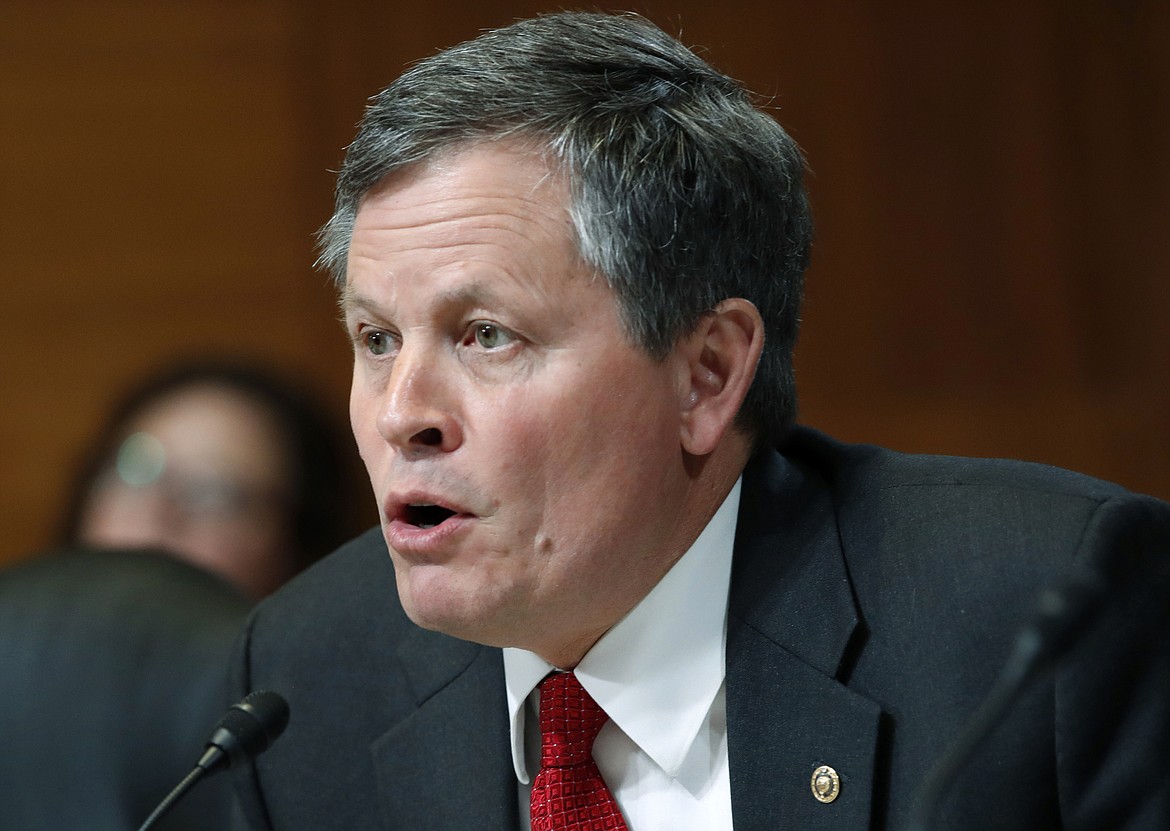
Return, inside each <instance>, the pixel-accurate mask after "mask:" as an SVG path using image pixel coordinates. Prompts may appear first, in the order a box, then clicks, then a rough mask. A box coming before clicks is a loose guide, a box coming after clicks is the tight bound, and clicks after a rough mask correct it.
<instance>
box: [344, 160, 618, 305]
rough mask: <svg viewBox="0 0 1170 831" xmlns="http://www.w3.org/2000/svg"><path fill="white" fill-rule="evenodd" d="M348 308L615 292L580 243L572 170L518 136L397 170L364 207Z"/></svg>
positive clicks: (548, 300) (551, 301)
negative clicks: (569, 178)
mask: <svg viewBox="0 0 1170 831" xmlns="http://www.w3.org/2000/svg"><path fill="white" fill-rule="evenodd" d="M346 270H347V280H346V286H345V289H344V291H343V295H342V298H341V299H342V305H343V308H344V309H345V310H346V311H347V315H348V311H349V310H350V309H352V308H354V306H355V305H362V306H364V305H368V304H367V303H366V302H365V301H367V300H368V301H370V302H371V303H372V304H373V305H376V306H377V307H379V308H381V309H383V310H395V309H398V308H400V307H401V306H402V304H403V303H411V304H412V305H413V304H414V303H416V302H418V301H425V302H426V304H427V305H428V306H431V305H433V304H434V303H444V302H445V300H446V299H451V298H456V299H459V300H460V302H461V304H462V305H468V304H471V305H475V304H476V301H477V300H485V301H489V300H493V299H494V300H501V299H504V298H508V300H507V302H508V303H509V304H511V303H514V302H516V301H518V300H520V299H521V298H523V299H524V302H525V304H526V305H527V307H529V308H542V309H545V310H546V311H552V310H555V309H559V310H561V311H562V312H563V311H564V309H563V307H564V306H566V305H573V304H576V303H579V302H580V300H581V299H582V298H581V297H579V296H578V295H581V293H582V292H585V293H586V294H593V293H599V294H602V295H604V296H605V299H606V301H607V302H608V303H611V304H612V303H613V302H614V298H613V297H612V294H611V292H610V290H609V287H608V285H607V283H606V281H605V280H604V279H600V278H598V276H597V275H596V273H595V272H594V270H593V269H591V268H589V267H588V266H587V265H586V264H585V262H584V260H583V258H582V257H581V255H580V254H579V249H578V247H577V244H576V235H575V233H574V231H573V226H572V221H571V219H570V214H569V188H568V184H567V182H566V181H565V177H564V176H563V175H562V174H560V173H559V172H558V171H557V170H556V169H555V168H554V167H553V166H552V165H550V164H549V162H548V161H546V159H545V158H544V156H543V155H542V154H541V153H540V152H538V151H536V150H533V149H531V148H529V147H526V146H523V145H520V144H517V143H512V142H502V141H501V142H490V143H482V144H474V145H470V146H464V147H462V148H459V149H457V150H456V151H454V152H450V153H448V154H446V155H443V156H440V157H438V158H436V159H433V160H430V161H427V162H425V163H422V164H419V165H417V166H414V167H412V168H409V169H405V170H401V171H397V172H395V173H393V174H391V175H390V176H388V177H387V178H386V179H385V180H383V181H382V182H381V183H380V184H379V185H378V186H377V187H375V188H374V189H372V190H371V191H370V192H369V193H368V194H367V195H366V197H365V198H364V199H363V200H362V203H361V205H360V207H359V209H358V213H357V216H356V220H355V223H354V230H353V235H352V237H351V240H350V247H349V259H348V263H347V269H346Z"/></svg>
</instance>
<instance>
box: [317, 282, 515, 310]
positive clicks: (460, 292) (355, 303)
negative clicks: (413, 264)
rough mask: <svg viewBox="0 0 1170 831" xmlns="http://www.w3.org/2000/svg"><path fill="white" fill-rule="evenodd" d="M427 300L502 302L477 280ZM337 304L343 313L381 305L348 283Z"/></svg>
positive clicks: (442, 303)
mask: <svg viewBox="0 0 1170 831" xmlns="http://www.w3.org/2000/svg"><path fill="white" fill-rule="evenodd" d="M429 300H430V302H432V303H433V304H434V305H435V306H438V307H444V306H462V307H466V306H492V305H496V304H500V303H503V302H504V301H503V299H502V298H501V296H500V294H499V292H497V291H496V290H495V289H493V288H492V287H491V286H490V285H488V284H487V283H485V282H482V281H479V280H475V281H472V282H471V283H470V284H467V285H461V286H456V287H455V288H452V289H449V290H447V291H444V292H440V293H439V294H436V295H434V296H432V297H431V298H429ZM337 305H338V307H339V308H340V309H341V311H342V313H343V314H344V313H346V312H347V311H349V310H351V309H365V310H367V311H369V312H371V313H374V314H381V313H382V305H381V304H380V303H378V302H377V301H376V300H373V299H371V298H369V297H367V296H365V295H364V294H361V293H360V292H357V291H355V290H354V289H353V288H352V286H350V285H348V284H347V285H346V286H345V288H344V289H342V291H341V295H340V297H339V298H338V301H337Z"/></svg>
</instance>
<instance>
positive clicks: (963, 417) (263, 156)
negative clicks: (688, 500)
mask: <svg viewBox="0 0 1170 831" xmlns="http://www.w3.org/2000/svg"><path fill="white" fill-rule="evenodd" d="M559 5H561V4H547V3H536V2H515V3H502V2H472V0H432V2H429V3H426V4H416V3H404V2H392V1H387V0H381V2H374V1H373V0H362V2H349V3H337V4H335V3H328V2H325V0H183V2H174V3H171V2H168V3H158V2H154V0H5V2H4V3H3V4H0V265H2V267H3V269H4V278H5V279H4V283H3V294H2V296H3V303H2V304H0V326H2V332H3V338H4V341H3V343H4V348H3V349H0V378H2V379H3V380H2V382H0V383H2V384H3V390H4V393H3V405H2V406H0V450H2V454H3V455H2V461H0V528H2V529H3V533H2V534H0V561H3V560H11V559H16V558H19V557H22V556H26V555H28V554H30V553H32V552H33V551H34V550H35V549H36V548H38V547H40V546H42V545H44V544H45V543H46V542H48V540H49V538H50V535H51V530H52V527H53V524H54V522H55V520H56V517H57V515H58V513H59V511H60V510H61V500H62V498H63V495H64V490H65V488H66V486H67V483H68V481H69V478H70V475H71V472H72V468H73V465H74V464H75V461H76V459H77V456H78V455H79V453H80V452H81V450H82V448H83V447H84V446H85V443H86V442H87V441H88V440H89V438H90V437H91V436H92V433H93V431H94V429H95V428H96V425H97V423H98V421H99V420H100V417H101V415H102V414H103V413H104V412H105V410H106V409H107V408H108V406H109V405H110V402H111V401H112V400H113V399H114V397H115V396H116V395H117V394H118V392H119V391H120V390H121V389H122V388H123V387H124V386H125V385H126V384H127V383H128V382H129V381H131V380H132V379H134V378H136V377H138V376H139V375H140V374H141V373H142V372H144V371H146V370H147V369H149V368H152V367H155V366H158V365H160V364H163V363H166V362H168V361H170V360H173V359H175V358H176V357H180V356H186V355H190V354H195V353H206V352H212V353H217V354H225V353H241V354H247V355H252V356H255V357H257V358H261V359H264V360H268V361H271V362H273V363H275V364H276V365H278V366H280V367H282V368H284V369H285V370H286V371H288V372H293V373H296V374H298V375H300V376H302V377H305V378H308V379H311V380H312V381H313V383H314V384H315V386H316V387H317V389H318V390H319V391H320V393H321V395H322V396H324V397H326V398H327V399H328V400H329V401H330V402H332V404H333V406H334V407H335V412H336V414H337V415H338V416H339V417H343V414H344V411H345V396H346V389H347V386H348V373H349V367H348V362H349V359H348V354H347V348H346V345H345V343H344V339H343V338H342V337H341V335H340V330H339V329H338V327H337V326H336V324H335V322H334V312H333V298H332V293H331V290H330V289H329V288H328V287H327V285H326V283H325V278H324V277H323V276H322V275H320V274H318V273H316V272H314V271H313V270H312V269H311V262H312V259H313V253H312V233H313V231H314V229H315V228H316V227H317V226H318V225H319V224H320V223H321V222H322V221H323V220H324V219H325V218H326V217H327V215H328V212H329V205H330V188H331V184H332V177H331V175H330V174H329V172H328V171H329V169H331V168H334V167H336V165H337V163H338V161H339V160H340V158H341V152H342V148H343V146H344V144H345V143H346V142H347V141H348V140H349V139H350V138H351V137H352V130H353V124H354V123H355V122H356V120H357V119H358V117H359V115H360V111H361V108H362V106H363V104H364V99H365V98H366V97H367V96H368V95H370V94H372V93H374V92H375V91H376V90H377V89H378V88H379V87H381V86H382V85H384V84H385V83H386V82H388V81H389V80H390V79H391V78H393V77H394V76H395V75H396V74H397V73H398V72H399V71H400V70H401V68H402V67H403V66H404V65H405V64H406V63H408V62H410V61H413V60H417V59H418V58H421V57H423V56H425V55H427V54H429V53H431V52H433V51H434V50H435V49H436V48H439V47H441V46H446V45H449V44H452V43H454V42H457V41H459V40H463V39H465V38H467V37H471V36H473V35H474V34H475V33H476V32H477V31H478V30H479V29H480V28H482V27H485V26H493V25H499V24H502V23H504V22H507V21H508V20H511V19H513V18H516V17H522V16H526V15H529V14H532V13H535V12H537V11H540V10H542V9H545V8H552V7H555V6H559ZM629 7H630V8H634V9H637V10H639V11H642V12H644V13H646V14H647V15H648V16H649V17H651V18H652V19H653V20H655V21H656V22H658V23H660V24H661V25H663V26H665V27H666V28H667V29H670V30H673V31H675V32H681V34H682V37H683V39H684V40H685V41H687V42H688V43H690V44H692V45H698V46H701V47H704V49H705V51H706V54H707V56H708V57H709V58H710V59H711V60H712V61H713V62H714V63H715V64H716V65H717V66H720V67H721V68H723V69H724V70H726V71H728V72H729V73H731V74H733V75H735V76H736V77H739V78H740V79H741V80H743V81H744V82H745V83H746V84H747V85H748V86H749V87H751V88H752V89H754V90H756V91H757V92H760V93H762V94H764V95H766V96H770V97H771V98H772V101H773V104H774V106H776V107H777V111H778V117H779V119H780V121H781V122H782V123H783V124H785V126H786V127H788V128H789V130H790V132H792V133H793V135H794V136H795V137H796V138H797V140H798V141H799V142H800V143H801V145H802V146H803V147H804V148H805V150H806V152H807V154H808V156H809V160H810V164H811V167H812V171H813V172H812V174H811V176H810V179H809V184H810V189H811V192H812V197H813V203H814V210H815V215H816V217H817V223H818V237H817V245H816V253H815V257H814V265H813V268H812V271H811V273H810V276H809V289H808V299H807V304H806V309H805V328H804V334H803V340H802V345H801V347H800V351H799V355H798V359H799V360H798V369H799V377H800V381H801V389H802V399H803V410H804V420H805V421H806V422H808V423H811V424H814V425H816V426H819V427H822V428H824V429H826V430H828V431H830V432H833V433H835V434H837V435H839V436H841V437H842V438H846V439H849V440H858V441H872V442H878V443H884V444H889V445H893V446H896V447H899V448H904V449H908V450H926V451H935V452H948V453H970V454H980V455H1007V456H1016V457H1022V458H1028V459H1035V460H1040V461H1045V462H1050V463H1054V464H1060V465H1064V466H1068V467H1074V468H1078V469H1081V470H1085V471H1087V472H1090V473H1093V474H1096V475H1099V476H1104V477H1106V478H1111V479H1114V480H1117V481H1120V482H1122V483H1124V484H1126V485H1128V486H1130V487H1133V488H1136V489H1139V490H1145V491H1148V492H1151V493H1154V494H1156V495H1159V496H1162V497H1170V435H1168V433H1170V430H1168V426H1170V394H1168V393H1167V390H1168V389H1170V332H1168V326H1167V321H1168V320H1170V246H1168V244H1167V242H1166V241H1165V237H1167V236H1170V233H1168V229H1170V123H1168V122H1170V4H1166V3H1163V2H1161V1H1160V0H1145V2H1142V1H1141V0H1128V1H1127V2H1120V1H1119V2H1106V0H1100V2H1088V1H1087V0H1020V1H1019V2H1012V3H1007V2H992V3H980V4H975V3H970V4H959V3H937V2H927V1H926V0H912V1H908V2H899V3H869V2H863V0H855V1H854V2H833V3H807V2H803V1H802V0H801V1H799V2H798V1H797V0H792V1H791V2H786V0H767V1H766V2H765V0H727V2H723V3H719V4H710V3H705V2H700V0H674V2H644V3H640V4H631V5H630V6H629Z"/></svg>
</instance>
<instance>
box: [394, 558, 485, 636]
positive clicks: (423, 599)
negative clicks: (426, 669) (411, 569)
mask: <svg viewBox="0 0 1170 831" xmlns="http://www.w3.org/2000/svg"><path fill="white" fill-rule="evenodd" d="M413 576H414V578H415V579H413V580H407V581H400V582H399V584H398V598H399V600H401V601H402V608H403V610H404V611H405V612H406V616H407V617H408V618H410V619H411V621H412V622H413V623H414V624H415V625H417V626H419V627H421V628H423V629H429V630H431V631H432V632H441V633H442V634H444V635H450V636H451V637H453V638H459V639H461V640H465V641H474V642H475V643H482V644H485V645H488V646H498V645H499V644H498V643H497V642H496V639H494V638H492V637H491V635H490V633H491V631H492V630H493V629H494V628H495V626H493V623H494V622H495V621H494V618H495V617H496V616H495V615H493V614H492V613H491V611H490V610H487V609H483V608H479V604H477V603H476V602H475V600H476V598H474V597H468V596H465V595H463V594H461V593H460V592H459V591H458V590H456V589H455V588H453V587H452V586H451V585H450V584H449V583H448V582H447V581H442V582H440V581H436V580H418V579H417V578H418V576H419V575H417V574H415V575H413Z"/></svg>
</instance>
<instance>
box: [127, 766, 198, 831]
mask: <svg viewBox="0 0 1170 831" xmlns="http://www.w3.org/2000/svg"><path fill="white" fill-rule="evenodd" d="M206 772H207V771H206V770H205V769H204V768H202V767H198V766H197V767H195V768H194V769H193V770H192V771H191V772H190V773H188V774H187V775H186V776H184V777H183V781H182V782H180V783H179V784H178V785H175V788H174V790H172V791H171V792H170V793H169V794H167V797H166V799H164V800H163V801H162V802H160V803H159V804H158V807H157V808H155V809H154V812H153V813H151V815H150V816H148V817H147V818H146V822H144V823H142V826H141V827H140V828H139V829H138V831H147V830H148V829H149V828H151V827H152V826H153V825H154V824H155V823H156V822H158V820H160V819H161V818H162V816H163V815H164V814H165V813H167V811H169V810H170V809H171V806H173V805H174V804H175V803H176V802H178V801H179V798H180V797H181V796H182V795H183V794H185V793H186V792H187V791H188V790H190V789H191V786H192V785H194V784H195V783H196V782H198V781H199V779H200V777H202V776H203V774H204V773H206Z"/></svg>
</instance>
